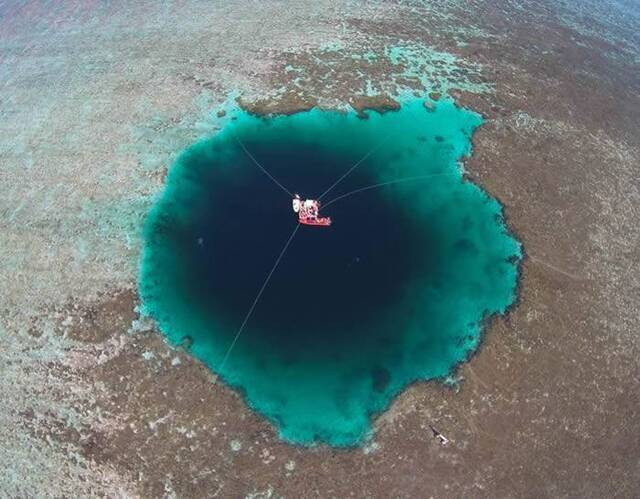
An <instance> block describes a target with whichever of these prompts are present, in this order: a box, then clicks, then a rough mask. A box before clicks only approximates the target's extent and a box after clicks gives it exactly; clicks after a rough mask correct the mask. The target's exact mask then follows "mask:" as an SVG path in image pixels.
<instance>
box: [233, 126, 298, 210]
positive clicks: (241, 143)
mask: <svg viewBox="0 0 640 499" xmlns="http://www.w3.org/2000/svg"><path fill="white" fill-rule="evenodd" d="M235 138H236V140H237V141H238V144H240V147H242V149H243V150H244V152H245V153H247V156H249V157H250V158H251V161H253V162H254V163H255V164H256V166H257V167H258V168H260V169H261V170H262V171H263V173H264V174H265V175H266V176H267V177H269V178H270V179H271V180H273V182H274V183H275V184H276V185H277V186H278V187H280V189H282V190H283V191H284V192H286V193H287V194H289V197H293V194H292V193H291V191H290V190H289V189H287V188H286V187H285V186H284V185H282V184H281V183H280V182H278V181H277V180H276V178H275V177H274V176H273V175H271V174H270V173H269V172H268V171H267V169H266V168H265V167H264V166H262V165H261V164H260V163H258V160H257V159H256V158H254V157H253V154H251V153H250V152H249V149H247V148H246V147H245V145H244V144H243V142H242V141H241V140H240V137H238V136H237V135H236V136H235Z"/></svg>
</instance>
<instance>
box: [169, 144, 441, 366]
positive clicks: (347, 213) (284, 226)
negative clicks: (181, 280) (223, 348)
mask: <svg viewBox="0 0 640 499" xmlns="http://www.w3.org/2000/svg"><path fill="white" fill-rule="evenodd" d="M229 146H230V147H234V148H235V155H236V161H237V165H241V166H237V167H236V168H233V169H225V168H220V167H216V166H215V165H214V166H212V165H207V164H204V163H200V164H199V163H198V162H195V163H194V165H193V167H194V170H198V171H197V175H198V177H199V182H200V185H201V188H203V189H206V190H208V191H209V195H208V196H207V198H206V199H207V201H206V204H204V205H202V206H201V207H200V209H199V210H198V213H197V216H196V217H194V218H193V219H192V220H191V221H190V223H189V224H188V225H187V226H186V227H183V228H182V229H183V230H184V232H183V234H182V236H181V238H180V240H181V244H182V245H183V248H182V249H181V250H180V251H179V252H178V254H181V255H184V257H183V258H184V262H185V265H187V266H188V267H189V273H190V274H191V275H192V276H193V280H192V282H191V287H190V295H191V296H190V299H191V300H193V302H194V303H198V305H199V307H201V309H202V311H203V313H211V314H213V315H215V316H216V317H217V320H219V321H220V320H222V321H224V322H225V323H227V325H228V327H227V328H225V329H226V330H227V331H228V333H229V334H230V333H232V332H235V330H236V329H237V327H239V325H240V323H241V322H242V319H243V317H244V315H245V314H246V313H247V310H248V308H249V306H250V304H251V303H252V301H253V299H254V298H255V296H256V294H257V292H258V290H259V288H260V286H261V284H262V282H263V281H264V279H265V278H266V277H267V274H268V272H269V271H270V269H271V268H272V266H273V264H274V262H275V260H276V258H277V257H278V255H279V253H280V251H281V250H282V248H283V246H284V244H285V242H286V240H287V238H288V237H289V235H290V234H291V232H292V230H293V229H294V228H295V226H296V223H297V219H296V216H295V214H294V213H293V211H292V209H291V198H290V197H289V196H288V195H287V194H286V193H285V192H284V191H283V190H281V189H279V188H278V187H277V186H276V185H275V184H274V183H272V181H271V180H270V179H269V178H268V177H267V176H266V175H265V174H264V173H263V172H261V171H260V170H259V168H258V167H257V166H256V165H254V164H253V163H252V161H251V160H250V159H249V158H248V157H247V156H246V154H245V153H244V151H243V150H242V149H241V148H240V146H239V144H234V143H231V144H229ZM245 146H246V147H247V149H248V150H249V151H250V152H251V154H252V155H253V156H254V157H255V158H259V160H258V161H259V162H260V164H261V165H262V166H263V167H264V168H265V169H266V170H268V171H269V172H270V173H271V174H272V175H274V176H275V177H276V178H278V180H279V181H280V182H282V184H284V185H285V186H286V187H287V188H288V189H289V190H290V191H292V192H293V191H295V192H299V193H300V194H301V196H302V197H311V198H314V197H317V196H319V195H320V194H321V193H322V192H323V191H324V190H326V189H327V188H328V187H329V186H330V185H332V184H333V183H334V182H335V180H336V179H337V178H339V176H340V175H342V174H343V173H344V172H345V171H346V170H348V169H349V168H350V167H351V166H352V165H354V164H355V163H356V162H357V161H359V160H361V159H362V158H361V157H359V156H356V155H349V154H346V155H342V154H341V155H338V154H335V153H333V152H332V151H331V149H330V147H329V144H328V145H327V147H319V146H309V144H305V143H302V144H299V143H296V142H292V141H290V140H283V141H282V142H280V143H276V142H273V141H272V142H270V143H269V144H260V143H258V142H252V141H251V140H246V142H245ZM194 174H196V172H195V171H194ZM378 181H379V180H378V179H377V178H376V177H375V176H374V175H372V173H371V171H370V165H369V164H367V161H365V162H363V164H361V165H360V166H359V167H358V168H357V169H356V170H354V172H353V173H352V174H351V175H349V177H347V178H346V179H345V180H344V181H343V182H341V183H340V184H339V186H337V187H336V188H335V189H333V190H332V191H331V192H330V193H328V194H327V195H326V197H325V198H324V199H323V200H324V201H325V202H326V201H330V200H331V199H333V198H334V197H336V196H338V195H340V194H341V193H345V192H349V191H350V190H354V189H357V188H359V187H362V186H366V185H371V184H374V183H376V182H378ZM321 213H323V214H326V215H330V216H331V217H332V218H333V220H334V223H333V225H332V226H331V227H309V226H301V227H300V228H299V230H298V232H297V234H296V236H295V239H294V240H293V241H292V243H291V245H290V247H289V249H288V251H287V253H286V254H285V255H284V257H283V259H282V260H281V262H280V265H279V266H278V268H277V270H276V271H275V272H274V274H273V276H272V278H271V280H270V282H269V285H268V287H267V288H266V290H265V292H264V294H263V295H262V298H261V300H260V302H259V304H258V306H257V307H256V309H255V312H254V314H253V315H252V317H251V318H250V321H249V323H248V325H247V329H246V333H245V334H244V335H243V341H245V342H247V341H252V340H253V341H256V340H258V341H266V342H277V343H278V344H279V347H281V350H286V351H287V352H289V353H290V354H295V353H296V352H295V351H296V350H298V349H300V350H308V349H309V348H313V349H315V353H316V354H320V353H322V352H326V353H327V354H329V355H333V354H335V352H336V351H338V350H343V349H344V348H345V347H349V348H355V349H357V348H358V345H359V343H360V342H361V341H364V340H365V338H358V336H359V335H363V334H364V332H365V331H367V327H366V326H367V325H369V324H371V323H372V322H375V321H376V320H377V319H378V318H379V314H381V313H383V312H385V311H388V310H389V309H390V307H392V306H393V305H394V303H396V302H398V301H399V300H400V299H401V297H402V295H403V288H404V285H405V284H406V283H407V281H408V280H409V279H411V278H412V277H413V276H417V275H420V274H422V272H423V271H424V270H425V269H424V265H425V262H427V263H428V262H429V258H428V254H429V247H430V245H429V241H428V240H429V232H428V230H427V231H425V227H424V226H417V227H416V225H415V223H414V221H413V220H412V219H411V212H410V210H409V209H408V208H407V207H406V206H405V205H404V204H403V203H402V199H394V198H393V197H390V196H388V195H385V192H384V191H383V190H377V191H376V190H372V191H370V192H367V193H363V194H358V195H354V196H352V197H349V198H345V199H342V200H340V201H338V202H336V203H335V204H333V205H331V206H329V207H328V208H327V210H326V212H325V211H323V210H321ZM345 329H346V330H349V331H351V332H352V334H351V335H349V337H346V336H345V335H344V334H343V331H344V330H345ZM252 331H253V332H254V333H252ZM256 335H259V337H258V336H256ZM327 350H329V351H327ZM299 353H302V351H301V352H299Z"/></svg>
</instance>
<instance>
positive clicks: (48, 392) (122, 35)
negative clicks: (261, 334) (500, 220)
mask: <svg viewBox="0 0 640 499" xmlns="http://www.w3.org/2000/svg"><path fill="white" fill-rule="evenodd" d="M636 3H637V2H636ZM639 16H640V12H638V9H637V7H636V5H635V4H634V2H630V1H609V0H607V1H601V0H579V1H565V0H539V1H535V2H530V1H529V2H527V1H522V2H512V1H509V2H507V1H504V0H497V1H494V0H474V1H471V2H469V1H464V2H463V1H461V0H446V1H438V2H435V1H428V2H410V1H409V2H407V1H403V2H351V1H350V2H344V1H340V0H336V1H333V0H332V1H325V0H317V1H314V2H305V1H301V2H290V3H288V4H287V5H286V8H285V7H284V6H283V3H282V2H273V1H269V0H265V1H263V2H259V3H257V2H249V1H247V0H238V1H234V2H201V1H193V0H185V1H182V2H172V3H167V2H157V1H155V0H153V1H152V0H140V1H137V2H128V3H116V2H51V1H47V0H33V1H29V2H25V1H20V0H17V1H11V2H3V3H1V4H0V88H1V89H2V92H1V94H0V117H1V118H2V119H0V132H1V133H0V215H1V216H0V256H1V258H0V345H1V346H0V378H1V379H2V382H1V383H0V400H2V404H1V405H0V442H2V449H1V450H0V468H1V469H2V470H3V473H1V474H0V495H2V496H7V497H40V496H43V495H51V496H55V497H78V496H81V497H93V496H104V497H122V496H127V497H211V496H216V497H253V498H258V497H277V496H284V497H326V496H327V495H333V496H337V497H351V496H355V497H407V498H409V497H423V496H433V497H491V498H494V497H532V496H535V497H549V496H551V497H611V496H616V497H638V496H639V495H640V469H638V460H637V459H636V456H637V455H638V453H639V450H638V439H637V435H638V434H640V419H639V418H638V417H637V412H638V411H637V408H638V406H639V405H640V389H639V384H638V376H637V373H638V372H639V370H640V335H638V334H637V331H638V326H637V322H638V321H637V318H638V317H639V316H640V300H638V288H639V287H640V267H639V266H638V262H639V261H640V245H639V244H638V243H639V241H640V226H639V225H638V223H637V220H638V219H639V218H640V186H639V185H638V181H637V164H638V161H637V158H638V157H640V136H639V134H638V130H640V113H638V112H637V110H638V109H639V108H640V81H639V80H638V77H637V75H638V73H639V64H640V30H638V23H639V22H640V17H639ZM415 95H417V96H418V97H419V98H423V99H424V98H426V97H427V96H431V97H432V98H433V100H434V101H435V100H437V99H438V98H440V99H447V98H453V99H454V100H455V102H456V104H457V105H459V106H462V107H464V108H465V109H469V110H473V111H474V112H477V113H479V114H481V115H482V117H483V120H484V121H483V125H482V126H481V127H479V128H478V129H476V131H475V132H474V133H473V135H472V139H471V140H472V142H473V154H472V155H471V156H470V157H468V158H467V159H466V160H464V173H465V174H464V178H465V180H467V181H469V180H470V181H472V182H473V183H474V184H475V185H476V186H479V187H480V188H481V189H482V190H483V191H485V192H486V193H487V194H488V196H489V198H492V199H495V200H498V201H499V203H500V205H501V206H502V209H503V213H504V218H505V220H506V221H507V223H508V227H509V229H510V230H511V231H512V232H513V234H514V235H515V236H516V237H517V240H518V241H521V242H522V248H523V251H524V252H525V254H524V255H523V258H522V260H521V265H520V278H519V287H518V297H519V300H518V302H517V304H516V305H515V306H513V307H511V308H510V309H509V311H508V313H506V314H505V315H504V316H497V317H495V318H494V319H493V320H490V321H488V323H487V325H486V332H485V334H484V336H483V338H482V344H481V346H480V347H479V348H478V349H477V350H476V353H475V354H474V355H473V356H472V357H471V358H470V359H468V361H467V362H464V363H463V364H461V365H460V366H459V368H458V369H457V371H456V373H455V375H454V376H453V377H452V378H451V379H448V380H447V382H446V383H441V382H440V381H439V380H432V381H429V382H417V383H414V384H412V385H411V386H410V387H408V388H407V389H405V390H403V391H402V392H401V393H400V394H399V395H398V396H397V397H395V398H394V399H393V401H392V403H391V404H390V405H389V407H388V408H387V409H386V410H384V411H382V412H380V413H378V414H376V415H374V416H373V418H372V422H371V427H372V429H373V431H372V432H371V437H370V439H366V441H365V442H364V443H363V445H362V446H357V447H353V448H349V449H335V448H333V447H331V446H327V445H318V446H315V447H313V448H311V449H310V448H307V447H303V446H300V445H291V444H289V443H287V442H286V441H283V440H282V438H281V436H280V435H279V434H278V428H277V424H273V423H271V422H270V421H268V420H267V418H265V417H264V416H262V415H260V414H258V413H257V412H256V411H254V410H251V409H250V408H249V407H248V405H247V403H246V400H247V399H246V398H243V397H242V394H241V393H240V392H239V391H238V390H237V389H233V388H230V387H229V386H228V385H227V384H225V383H224V382H218V383H215V382H214V381H215V374H213V373H212V371H211V369H209V368H208V367H207V366H206V365H204V363H203V362H202V361H199V360H198V359H197V358H195V356H194V355H192V354H189V353H187V352H185V351H184V348H183V347H178V348H176V347H175V346H174V345H172V344H171V343H170V342H169V341H167V339H166V338H167V337H166V336H165V335H164V334H163V333H162V331H160V330H159V328H158V327H157V324H156V323H155V322H154V321H151V320H149V319H148V318H147V317H145V316H144V315H142V314H141V309H142V303H141V301H140V295H139V292H138V290H139V288H138V283H139V281H140V275H139V270H140V259H141V256H142V249H143V247H144V244H145V238H144V237H145V220H146V217H147V215H148V213H149V210H150V209H152V207H153V206H154V204H155V203H156V202H157V201H158V199H159V198H160V197H161V196H162V195H163V192H164V189H165V186H166V183H167V181H168V178H169V176H170V175H171V170H172V169H173V167H175V166H176V156H177V155H178V154H179V153H180V152H181V151H183V150H185V149H186V148H188V147H190V146H191V145H192V144H194V143H196V142H197V141H198V140H200V139H206V138H208V137H211V136H212V135H214V134H216V133H217V132H219V131H220V130H223V129H226V127H227V123H229V122H232V121H233V118H234V115H235V114H234V110H235V109H236V108H237V106H238V105H240V106H241V107H242V108H243V109H245V110H246V111H249V112H252V113H254V114H256V115H270V114H275V115H279V114H290V115H295V114H296V113H298V112H301V111H308V110H309V109H312V108H317V109H324V110H338V111H348V112H351V113H352V112H354V111H355V112H359V113H366V112H367V108H370V107H375V108H379V109H381V110H383V109H389V110H393V109H397V108H398V107H399V106H400V105H401V104H402V102H403V99H405V98H410V97H413V96H415ZM373 116H374V115H372V117H373ZM291 187H292V188H295V186H291ZM311 187H313V186H311ZM396 187H397V188H398V189H400V190H398V189H396ZM396 187H390V188H389V190H388V191H385V192H387V193H388V194H391V193H394V192H400V191H401V190H402V189H401V186H396ZM406 187H408V186H406ZM416 187H417V186H416ZM311 190H312V191H313V189H311ZM301 194H308V193H304V192H303V193H301ZM310 194H313V192H311V193H310ZM336 194H338V193H336ZM363 194H365V195H366V196H369V195H373V192H369V193H367V192H365V193H363ZM380 194H381V195H382V192H381V193H380ZM358 199H362V200H364V199H365V197H363V198H358V195H354V196H353V197H351V198H346V199H344V200H342V201H339V202H336V203H335V204H334V205H332V206H329V207H328V208H327V210H330V209H331V208H335V209H336V210H341V211H342V210H346V207H347V205H346V204H342V203H343V202H347V201H349V200H351V201H353V202H354V203H355V201H356V200H358ZM367 199H368V198H367ZM390 199H396V198H395V197H390ZM351 201H349V202H351ZM284 202H285V201H283V203H284ZM283 209H284V205H283ZM287 209H288V207H287ZM288 215H291V213H288ZM334 217H335V222H336V227H340V225H339V224H340V223H341V221H342V220H344V219H345V215H344V214H340V216H338V213H337V211H336V212H335V214H334ZM287 235H288V232H287V233H286V234H284V236H287ZM299 235H300V234H298V235H296V241H295V242H296V243H299V242H300V241H298V236H299ZM205 241H206V239H205ZM281 243H284V241H281ZM279 244H280V242H279ZM462 246H464V244H462ZM272 256H275V255H272ZM288 257H289V254H287V255H285V258H284V259H283V261H282V262H281V263H286V262H289V263H291V262H292V261H291V260H288ZM269 264H271V261H269V262H268V264H267V266H268V265H269ZM285 270H286V268H285ZM256 280H257V281H258V282H255V281H254V282H252V283H250V285H249V284H248V286H247V289H248V288H252V287H255V286H259V285H260V283H261V281H260V279H259V278H258V277H256ZM250 298H251V299H252V298H253V297H252V296H251V297H250ZM233 315H234V316H235V314H233ZM259 319H260V317H258V316H256V317H255V320H256V321H257V320H259ZM262 320H264V318H263V319H262ZM230 322H233V327H232V329H234V330H235V329H236V328H237V327H238V324H237V319H235V318H234V319H232V320H230ZM253 325H254V327H255V326H256V325H258V322H255V323H253ZM252 331H254V332H255V329H253V328H252V327H251V323H250V324H249V327H248V329H247V330H246V332H249V333H250V334H249V339H250V335H251V332H252ZM243 335H244V333H243ZM240 340H242V337H241V338H240ZM240 340H239V341H240ZM233 358H234V357H233V356H232V357H231V359H233ZM371 374H375V379H376V386H384V384H385V380H387V379H388V376H387V375H386V374H385V371H383V370H376V371H375V373H371ZM364 377H365V375H364V374H363V379H364ZM373 377H374V376H371V378H373ZM430 425H431V426H433V427H434V428H436V429H437V430H438V431H440V432H442V434H444V435H446V437H447V438H448V439H449V444H448V445H447V446H446V447H442V446H441V445H440V443H439V441H438V440H437V439H436V438H434V436H433V433H432V430H431V429H430V427H429V426H430ZM576 456H580V459H576Z"/></svg>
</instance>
